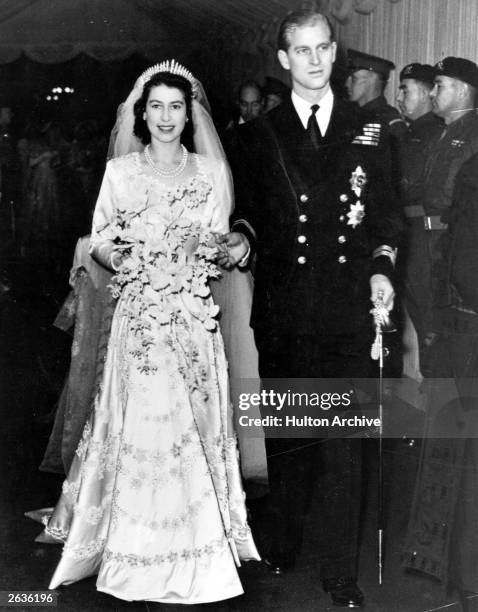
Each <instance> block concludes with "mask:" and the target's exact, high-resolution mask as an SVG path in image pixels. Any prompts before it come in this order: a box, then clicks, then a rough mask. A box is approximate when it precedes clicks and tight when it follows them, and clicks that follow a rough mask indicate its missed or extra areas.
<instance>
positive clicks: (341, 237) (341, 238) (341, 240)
mask: <svg viewBox="0 0 478 612" xmlns="http://www.w3.org/2000/svg"><path fill="white" fill-rule="evenodd" d="M337 240H338V241H339V242H340V244H343V243H344V242H347V238H346V237H345V236H339V237H338V238H337Z"/></svg>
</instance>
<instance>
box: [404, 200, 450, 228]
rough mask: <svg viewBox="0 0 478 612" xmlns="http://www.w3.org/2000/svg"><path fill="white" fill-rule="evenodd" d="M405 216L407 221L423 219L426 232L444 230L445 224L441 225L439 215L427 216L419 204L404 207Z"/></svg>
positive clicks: (446, 225)
mask: <svg viewBox="0 0 478 612" xmlns="http://www.w3.org/2000/svg"><path fill="white" fill-rule="evenodd" d="M404 212H405V216H406V217H408V218H409V219H417V218H420V217H421V218H422V219H423V227H424V229H426V230H428V231H429V230H446V229H447V227H448V224H447V223H442V221H441V217H440V215H427V214H425V209H424V208H423V206H422V205H421V204H412V205H410V206H405V207H404Z"/></svg>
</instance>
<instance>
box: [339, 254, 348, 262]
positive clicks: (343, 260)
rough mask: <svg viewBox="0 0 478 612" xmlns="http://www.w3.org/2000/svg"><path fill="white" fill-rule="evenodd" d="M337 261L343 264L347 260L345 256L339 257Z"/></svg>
mask: <svg viewBox="0 0 478 612" xmlns="http://www.w3.org/2000/svg"><path fill="white" fill-rule="evenodd" d="M338 261H339V263H345V262H346V261H347V258H346V257H345V255H341V256H340V257H339V260H338Z"/></svg>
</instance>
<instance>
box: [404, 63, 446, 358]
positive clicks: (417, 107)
mask: <svg viewBox="0 0 478 612" xmlns="http://www.w3.org/2000/svg"><path fill="white" fill-rule="evenodd" d="M434 79H435V69H434V68H433V66H430V65H428V64H418V63H413V64H408V65H407V66H405V67H404V68H403V70H402V71H401V72H400V85H399V88H398V94H397V104H398V107H399V109H400V112H401V113H402V116H403V117H404V119H406V121H407V122H408V130H407V133H406V136H405V138H404V139H403V140H402V142H401V146H400V196H401V200H402V203H403V206H404V212H405V215H406V216H407V218H408V231H407V240H406V252H405V253H404V254H403V258H402V263H403V264H404V270H403V276H404V283H405V304H406V308H407V311H408V314H409V315H410V318H411V320H412V322H413V324H414V327H415V330H416V332H417V337H418V343H419V351H420V352H422V350H423V346H424V345H423V341H424V336H425V325H424V320H423V316H422V312H423V304H424V303H426V301H427V299H429V298H428V296H427V295H423V294H424V292H425V293H426V292H428V290H429V283H426V282H425V283H424V282H423V279H424V278H428V276H429V275H427V270H428V268H429V266H428V264H427V260H428V257H427V254H426V252H425V251H426V241H427V235H426V234H427V231H426V230H425V227H424V223H423V214H424V213H423V207H422V201H423V198H424V196H423V189H424V183H423V171H424V166H425V160H426V157H425V149H426V148H427V147H429V146H430V144H431V143H432V142H433V141H436V140H438V138H439V137H440V135H441V134H442V132H443V127H444V124H443V121H442V119H440V118H439V117H437V115H435V114H434V113H433V111H432V100H431V97H430V93H431V90H432V89H433V86H434ZM422 361H425V360H424V359H423V358H422Z"/></svg>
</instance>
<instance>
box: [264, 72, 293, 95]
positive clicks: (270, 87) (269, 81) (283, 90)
mask: <svg viewBox="0 0 478 612" xmlns="http://www.w3.org/2000/svg"><path fill="white" fill-rule="evenodd" d="M262 91H263V92H264V95H265V96H267V95H268V94H276V95H277V96H284V97H285V96H288V95H289V94H290V88H289V87H287V85H285V84H284V83H283V82H282V81H281V80H280V79H276V78H275V77H271V76H266V78H265V82H264V86H263V88H262Z"/></svg>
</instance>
